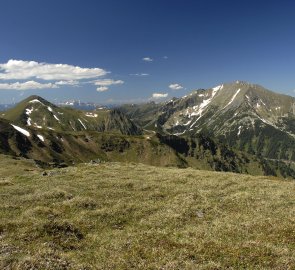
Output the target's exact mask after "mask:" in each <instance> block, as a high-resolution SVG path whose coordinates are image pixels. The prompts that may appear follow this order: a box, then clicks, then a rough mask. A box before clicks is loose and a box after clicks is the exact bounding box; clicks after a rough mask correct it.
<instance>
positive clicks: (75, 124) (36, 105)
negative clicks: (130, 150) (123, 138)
mask: <svg viewBox="0 0 295 270" xmlns="http://www.w3.org/2000/svg"><path fill="white" fill-rule="evenodd" d="M1 117H2V118H5V119H7V120H9V121H11V122H13V123H15V124H16V125H20V126H22V127H31V128H34V129H37V130H55V131H84V130H88V131H89V130H92V131H93V130H95V131H108V132H116V133H120V134H125V135H140V134H142V130H141V129H140V128H139V127H138V126H136V125H135V124H134V123H133V122H132V121H130V120H129V119H128V118H127V117H126V116H125V115H124V114H123V113H122V112H121V111H118V110H108V109H102V110H94V111H87V112H86V111H80V110H76V109H73V108H68V107H58V106H55V105H54V104H52V103H50V102H48V101H47V100H45V99H43V98H41V97H39V96H30V97H28V98H27V99H25V100H23V101H22V102H20V103H18V104H17V105H16V106H15V107H14V108H12V109H9V110H7V111H6V112H4V113H3V114H1Z"/></svg>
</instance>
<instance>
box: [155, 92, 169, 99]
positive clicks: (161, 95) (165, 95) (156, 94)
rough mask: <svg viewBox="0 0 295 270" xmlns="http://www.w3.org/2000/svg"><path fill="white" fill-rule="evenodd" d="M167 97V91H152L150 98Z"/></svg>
mask: <svg viewBox="0 0 295 270" xmlns="http://www.w3.org/2000/svg"><path fill="white" fill-rule="evenodd" d="M165 97H168V93H153V95H152V98H155V99H160V98H165Z"/></svg>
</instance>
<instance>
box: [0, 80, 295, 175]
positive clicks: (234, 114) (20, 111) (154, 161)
mask: <svg viewBox="0 0 295 270" xmlns="http://www.w3.org/2000/svg"><path fill="white" fill-rule="evenodd" d="M235 86H236V87H239V88H238V90H236V91H234V86H233V84H229V85H222V86H218V87H215V88H213V89H208V90H198V91H195V92H193V93H192V94H190V95H189V96H186V97H183V98H181V99H173V100H171V101H170V102H166V103H160V104H156V103H148V104H143V105H126V106H122V107H121V108H117V109H114V110H108V109H96V110H93V111H80V110H76V109H73V108H65V107H58V106H56V105H54V104H52V103H50V102H48V101H46V100H44V99H43V98H41V97H38V96H32V97H29V98H27V99H25V100H23V101H22V102H20V103H19V104H17V105H16V106H15V107H14V108H12V109H9V110H7V111H4V112H2V113H1V117H2V118H0V153H2V154H7V155H12V156H15V157H20V156H21V157H25V158H29V159H33V160H35V161H36V162H37V163H38V164H39V165H41V166H45V167H47V166H68V165H72V164H76V163H79V162H89V161H90V160H98V159H99V160H100V161H123V162H141V163H145V164H150V165H155V166H176V167H181V168H186V167H193V168H197V169H205V170H215V171H229V172H237V173H248V174H252V175H275V176H282V177H293V178H295V170H294V165H293V163H292V162H291V161H292V160H293V158H294V157H293V156H294V154H293V152H294V151H293V148H292V147H293V146H292V145H291V147H288V143H289V144H292V143H293V140H294V138H293V135H292V134H293V131H292V124H291V123H292V121H293V117H294V116H293V111H292V108H293V107H292V106H293V103H292V102H293V101H294V100H293V98H291V97H287V96H282V95H278V94H274V93H272V92H270V96H269V95H268V94H269V92H268V91H267V90H265V89H261V88H260V87H258V86H255V85H250V84H245V83H236V84H235ZM226 89H229V90H226ZM247 89H248V90H247ZM249 89H250V90H249ZM223 92H225V93H223ZM255 93H259V96H255V95H256V94H255ZM242 94H243V95H242ZM244 95H245V97H246V99H245V97H244ZM279 98H281V99H282V100H280V99H279ZM282 102H284V107H283V104H281V103H282ZM279 107H280V108H281V109H279ZM287 108H288V109H287ZM279 110H281V112H280V113H279ZM272 111H273V114H272V113H270V112H272ZM294 126H295V125H294ZM272 140H275V142H276V144H275V143H274V142H272ZM278 144H279V145H278ZM271 146H275V147H277V148H279V149H280V152H279V153H278V152H277V151H276V150H275V151H273V153H272V154H271V153H270V152H271V150H273V149H272V147H271ZM260 150H261V152H259V151H260Z"/></svg>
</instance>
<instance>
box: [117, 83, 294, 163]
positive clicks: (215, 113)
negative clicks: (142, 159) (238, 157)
mask: <svg viewBox="0 0 295 270" xmlns="http://www.w3.org/2000/svg"><path fill="white" fill-rule="evenodd" d="M121 110H122V112H124V113H125V114H126V115H127V116H129V117H130V119H131V120H133V121H134V122H135V123H137V124H138V125H139V126H142V128H144V129H151V130H154V131H156V132H159V133H161V134H172V135H176V136H187V137H191V136H194V135H196V134H200V133H201V134H206V135H207V136H209V137H210V138H213V139H215V140H217V141H219V142H222V143H225V144H227V145H228V146H230V147H233V148H235V149H238V150H241V151H245V152H247V153H250V154H253V155H256V156H262V157H264V158H267V159H273V160H285V161H295V143H294V142H295V140H294V139H295V98H294V97H291V96H286V95H282V94H278V93H274V92H272V91H269V90H267V89H265V88H264V87H262V86H259V85H256V84H251V83H247V82H240V81H236V82H234V83H228V84H222V85H219V86H216V87H214V88H211V89H199V90H196V91H193V92H192V93H191V94H189V95H187V96H184V97H182V98H174V99H172V100H170V101H168V102H166V103H162V104H155V103H148V104H144V105H125V106H122V108H121Z"/></svg>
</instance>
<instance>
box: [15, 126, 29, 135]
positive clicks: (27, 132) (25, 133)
mask: <svg viewBox="0 0 295 270" xmlns="http://www.w3.org/2000/svg"><path fill="white" fill-rule="evenodd" d="M11 125H12V126H13V128H14V129H16V130H17V131H18V132H20V133H22V134H23V135H25V136H27V137H30V132H29V131H27V130H25V129H23V128H21V127H18V126H15V125H13V124H11Z"/></svg>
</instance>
